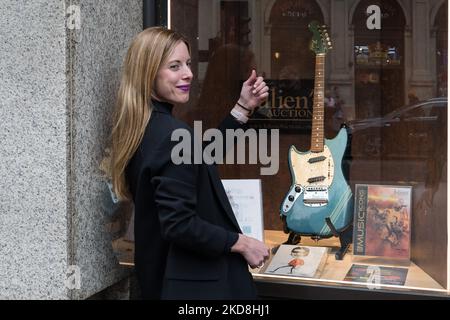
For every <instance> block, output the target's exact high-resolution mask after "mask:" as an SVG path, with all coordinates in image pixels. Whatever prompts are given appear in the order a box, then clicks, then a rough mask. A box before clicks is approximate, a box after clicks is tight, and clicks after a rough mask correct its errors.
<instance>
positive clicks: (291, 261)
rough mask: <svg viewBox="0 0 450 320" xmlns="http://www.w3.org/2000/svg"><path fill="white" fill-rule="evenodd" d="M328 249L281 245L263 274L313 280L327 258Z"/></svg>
mask: <svg viewBox="0 0 450 320" xmlns="http://www.w3.org/2000/svg"><path fill="white" fill-rule="evenodd" d="M328 252H329V248H326V247H310V246H302V245H287V244H282V245H281V246H280V247H279V248H278V250H277V252H276V253H275V255H274V256H273V258H272V260H271V261H270V263H269V265H268V266H267V267H266V268H265V270H264V273H266V274H276V275H286V276H294V277H307V278H315V277H317V276H318V274H319V273H320V272H321V270H322V268H323V266H324V265H325V263H326V260H327V257H328Z"/></svg>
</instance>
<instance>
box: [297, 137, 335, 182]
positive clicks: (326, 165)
mask: <svg viewBox="0 0 450 320" xmlns="http://www.w3.org/2000/svg"><path fill="white" fill-rule="evenodd" d="M323 149H324V150H323V152H309V153H303V154H300V153H298V151H297V150H296V149H295V148H291V150H290V152H289V157H290V160H291V165H292V170H293V174H294V179H295V184H297V185H301V186H303V187H306V186H325V187H330V186H331V184H332V183H333V176H334V160H333V156H332V154H331V151H330V149H328V146H327V145H324V147H323ZM321 156H323V157H325V158H326V159H325V160H323V161H318V162H314V163H309V162H308V160H309V159H311V158H317V157H321ZM321 176H324V177H325V180H323V181H318V182H308V179H310V178H313V177H321Z"/></svg>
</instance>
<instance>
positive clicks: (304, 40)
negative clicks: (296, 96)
mask: <svg viewBox="0 0 450 320" xmlns="http://www.w3.org/2000/svg"><path fill="white" fill-rule="evenodd" d="M312 20H317V21H319V23H321V24H323V22H324V18H323V14H322V11H321V9H320V7H319V5H318V4H317V3H316V1H315V0H306V1H292V0H278V1H277V2H276V3H275V4H274V5H273V7H272V10H271V13H270V24H271V26H272V30H271V64H272V65H271V70H272V78H273V79H288V78H289V76H290V75H292V76H295V78H300V79H312V78H314V66H315V56H314V53H313V52H312V51H311V50H310V49H309V42H310V40H311V32H310V31H309V29H308V24H309V23H310V22H311V21H312Z"/></svg>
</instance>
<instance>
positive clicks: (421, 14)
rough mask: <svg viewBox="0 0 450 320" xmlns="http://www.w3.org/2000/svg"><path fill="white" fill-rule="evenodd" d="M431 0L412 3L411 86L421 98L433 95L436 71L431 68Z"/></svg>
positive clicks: (417, 0)
mask: <svg viewBox="0 0 450 320" xmlns="http://www.w3.org/2000/svg"><path fill="white" fill-rule="evenodd" d="M429 13H430V10H429V1H427V0H414V1H413V5H412V49H413V52H412V73H411V80H410V83H409V84H410V88H411V89H413V90H414V91H415V93H416V94H417V96H418V97H419V98H420V99H427V98H431V97H432V96H433V86H434V77H433V75H434V72H433V71H432V70H431V67H432V63H431V59H432V52H433V50H432V49H431V48H430V41H429V39H430V32H431V30H430V23H429Z"/></svg>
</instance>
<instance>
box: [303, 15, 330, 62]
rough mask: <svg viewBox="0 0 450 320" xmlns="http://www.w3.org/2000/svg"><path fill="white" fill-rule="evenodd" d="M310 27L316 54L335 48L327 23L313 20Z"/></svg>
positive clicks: (312, 44)
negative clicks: (322, 23)
mask: <svg viewBox="0 0 450 320" xmlns="http://www.w3.org/2000/svg"><path fill="white" fill-rule="evenodd" d="M308 28H309V30H311V32H312V33H313V38H312V41H311V45H310V48H311V50H312V51H314V52H315V53H316V54H320V53H323V54H325V53H327V51H328V50H331V49H333V47H332V46H331V40H330V36H329V35H328V31H327V26H326V25H319V22H317V21H311V22H310V24H309V25H308Z"/></svg>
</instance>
